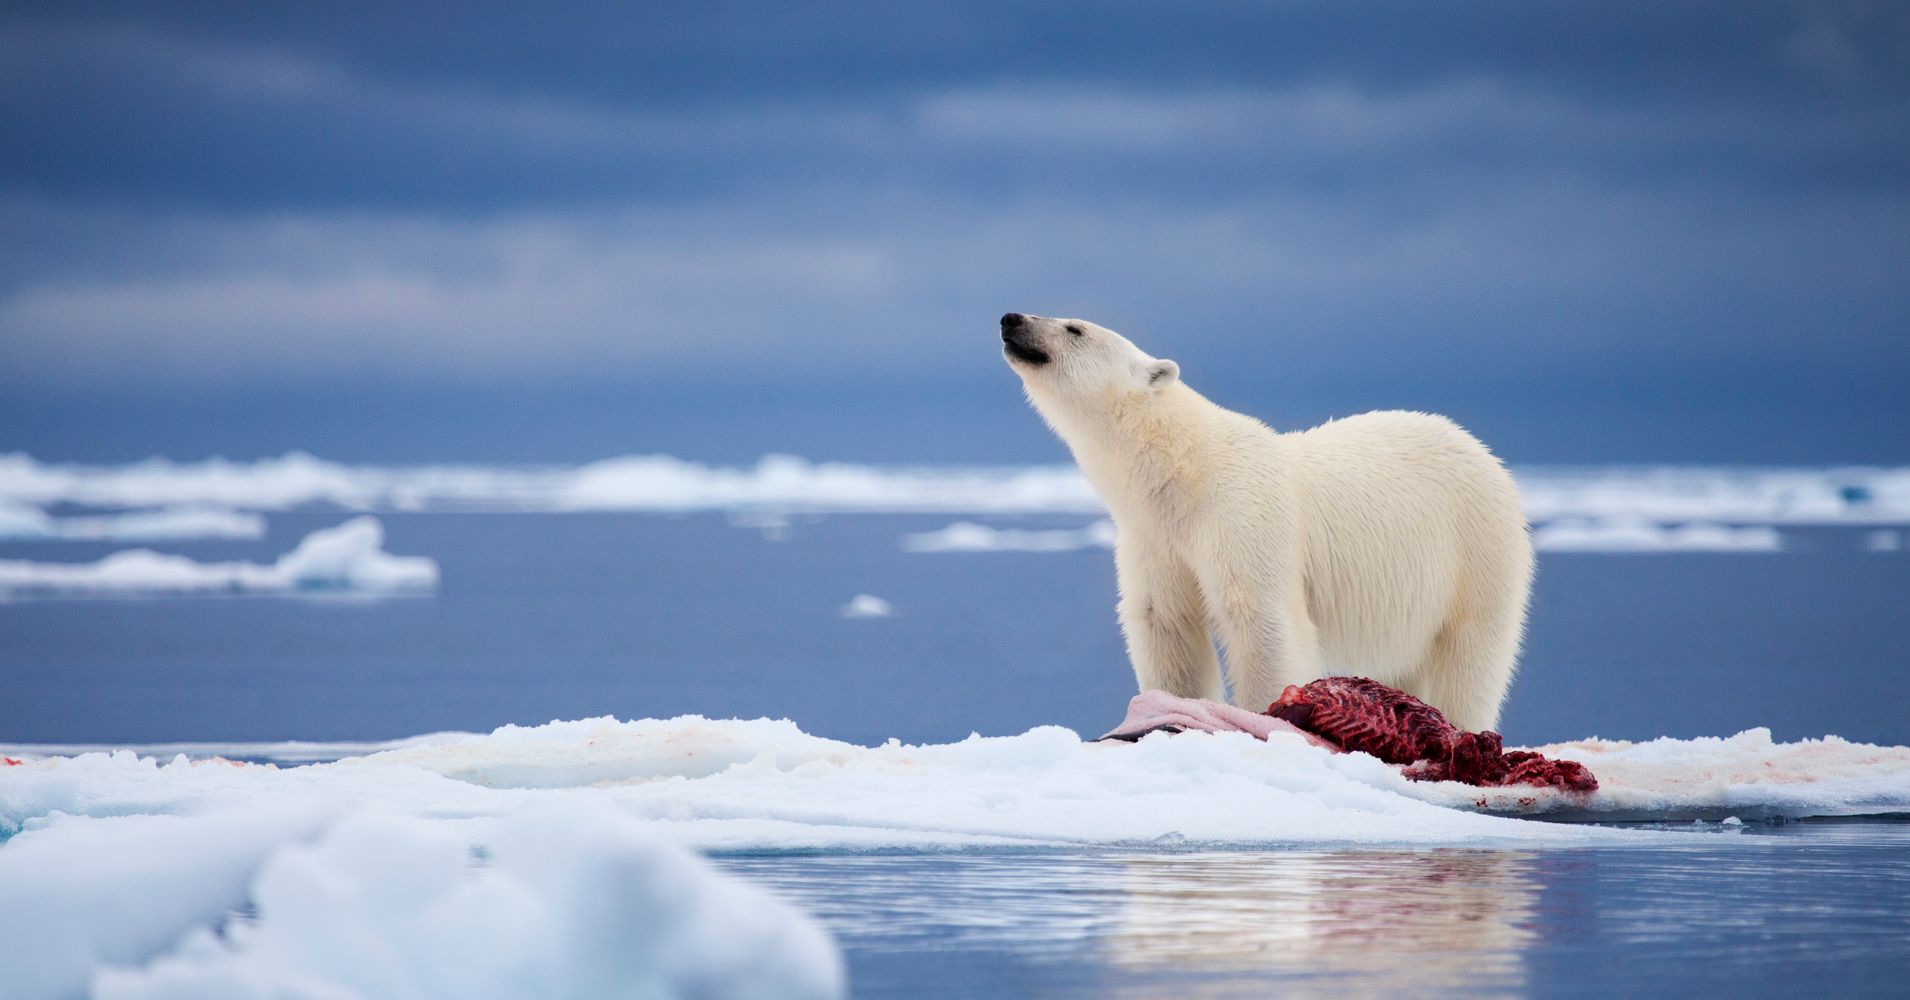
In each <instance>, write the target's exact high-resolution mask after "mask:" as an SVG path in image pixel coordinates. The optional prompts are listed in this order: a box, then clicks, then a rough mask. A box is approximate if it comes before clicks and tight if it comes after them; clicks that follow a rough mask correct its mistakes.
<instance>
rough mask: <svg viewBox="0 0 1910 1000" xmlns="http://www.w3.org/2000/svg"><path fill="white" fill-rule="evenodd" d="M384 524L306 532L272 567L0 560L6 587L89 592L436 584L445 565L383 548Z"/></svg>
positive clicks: (145, 554) (130, 554)
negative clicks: (395, 554) (439, 570)
mask: <svg viewBox="0 0 1910 1000" xmlns="http://www.w3.org/2000/svg"><path fill="white" fill-rule="evenodd" d="M384 542H385V532H384V526H383V525H381V524H379V523H378V519H377V518H374V517H369V516H365V517H355V518H352V519H351V520H349V521H346V522H345V523H344V524H340V525H337V526H336V527H331V528H323V529H320V530H318V531H314V532H312V533H311V534H309V535H307V536H305V539H304V540H303V541H301V542H299V544H298V547H297V548H295V549H293V550H292V551H291V552H288V553H286V554H285V555H283V556H280V557H279V559H278V561H277V562H274V563H271V564H269V565H264V564H259V563H242V562H226V563H202V562H197V561H195V560H192V559H188V558H186V557H185V556H178V555H162V554H160V553H158V552H153V551H151V550H149V549H131V550H128V551H125V552H116V553H114V554H112V555H110V556H107V557H106V558H104V559H101V560H100V561H98V562H91V563H51V562H30V561H26V560H15V559H0V592H6V591H15V592H49V593H68V592H78V593H90V594H115V593H118V594H162V593H238V592H263V593H275V592H288V591H302V590H338V591H357V592H367V593H386V592H393V591H404V590H429V589H431V588H432V587H435V586H437V583H438V564H437V563H436V562H435V561H433V560H431V559H429V558H426V557H424V556H394V555H392V554H390V553H388V552H386V551H385V550H384Z"/></svg>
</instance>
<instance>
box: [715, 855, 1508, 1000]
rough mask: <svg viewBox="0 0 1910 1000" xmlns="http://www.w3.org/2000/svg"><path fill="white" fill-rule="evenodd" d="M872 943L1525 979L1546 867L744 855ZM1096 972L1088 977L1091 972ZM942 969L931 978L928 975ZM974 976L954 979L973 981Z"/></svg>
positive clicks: (1343, 989) (1144, 987)
mask: <svg viewBox="0 0 1910 1000" xmlns="http://www.w3.org/2000/svg"><path fill="white" fill-rule="evenodd" d="M721 864H722V865H723V866H724V867H726V868H729V869H731V870H732V871H735V872H736V873H737V874H740V875H743V876H745V877H747V878H749V879H750V880H751V881H754V882H758V883H760V884H764V885H766V886H768V887H769V888H771V889H772V890H773V891H776V892H778V893H780V894H782V895H784V896H785V897H787V898H790V899H791V900H793V901H795V902H796V903H797V904H798V905H801V906H803V907H804V908H806V909H808V910H809V911H810V912H812V913H814V914H816V915H817V916H818V917H820V918H821V919H822V920H823V921H824V922H825V923H826V924H828V925H829V926H830V928H831V929H832V930H833V931H834V932H835V933H836V934H837V935H838V936H839V937H840V938H841V939H842V940H844V941H845V943H847V942H853V944H854V947H855V948H856V949H858V950H860V951H864V952H876V953H881V952H885V951H886V952H895V953H903V952H907V953H910V954H920V953H922V952H924V951H939V952H944V953H948V952H959V953H966V954H990V953H1003V952H1007V953H1012V954H1013V956H1014V957H1015V960H1016V961H1017V962H1020V963H1035V964H1040V963H1051V964H1054V965H1066V966H1072V967H1075V968H1077V969H1078V970H1081V971H1079V972H1078V973H1077V974H1078V975H1080V976H1081V979H1080V981H1079V983H1078V985H1079V987H1080V990H1081V992H1082V993H1083V994H1092V995H1103V996H1135V997H1140V996H1153V995H1158V994H1159V991H1160V990H1161V989H1162V988H1163V986H1162V984H1163V983H1165V982H1168V981H1172V982H1173V983H1174V987H1173V992H1174V993H1175V995H1178V996H1237V995H1241V994H1242V993H1243V992H1247V993H1253V992H1257V991H1261V990H1263V989H1264V988H1267V987H1271V986H1273V985H1274V984H1276V983H1277V984H1278V992H1279V993H1280V994H1281V995H1286V996H1301V997H1305V996H1322V995H1328V994H1331V995H1333V996H1336V997H1364V996H1397V995H1400V994H1401V992H1402V991H1407V992H1418V993H1424V992H1428V991H1431V992H1442V993H1444V992H1453V993H1466V994H1471V995H1482V994H1483V995H1491V994H1505V993H1516V992H1520V991H1521V990H1522V988H1523V987H1524V985H1525V983H1526V979H1527V976H1526V967H1525V962H1524V958H1523V954H1522V952H1523V950H1524V949H1525V948H1526V947H1527V945H1528V944H1529V943H1530V942H1531V941H1532V939H1533V936H1534V931H1533V928H1532V920H1533V912H1534V909H1535V908H1536V906H1537V901H1538V897H1539V884H1538V881H1537V880H1536V879H1535V877H1534V874H1533V868H1534V856H1533V855H1531V854H1529V853H1526V852H1518V851H1472V850H1442V851H1399V852H1391V851H1387V852H1381V851H1334V852H1246V853H1241V852H1234V853H1168V854H1162V853H1151V854H1134V853H1122V852H1107V853H1096V854H1089V855H1015V856H987V855H984V856H965V857H922V858H906V859H905V858H894V857H822V858H803V859H778V858H731V859H724V860H723V861H721ZM1091 983H1092V984H1093V985H1092V986H1090V984H1091ZM931 985H932V984H923V986H924V988H925V989H927V988H928V987H929V986H931ZM958 994H959V991H955V992H953V993H951V995H958Z"/></svg>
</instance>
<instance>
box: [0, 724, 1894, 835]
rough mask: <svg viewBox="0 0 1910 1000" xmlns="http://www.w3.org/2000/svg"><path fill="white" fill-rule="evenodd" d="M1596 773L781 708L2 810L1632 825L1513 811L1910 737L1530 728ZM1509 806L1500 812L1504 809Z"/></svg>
mask: <svg viewBox="0 0 1910 1000" xmlns="http://www.w3.org/2000/svg"><path fill="white" fill-rule="evenodd" d="M1538 749H1540V750H1541V751H1542V752H1544V753H1545V754H1546V755H1548V756H1555V757H1562V758H1566V759H1571V760H1578V761H1581V762H1582V763H1585V764H1586V765H1587V766H1589V767H1590V768H1592V770H1593V771H1594V772H1595V773H1597V775H1598V777H1599V780H1600V782H1601V789H1600V791H1598V792H1597V793H1594V794H1593V795H1592V796H1591V797H1589V798H1584V797H1580V796H1575V795H1571V794H1567V793H1561V792H1557V791H1554V790H1539V789H1532V788H1510V789H1480V788H1475V787H1472V786H1469V785H1457V784H1450V783H1434V782H1411V781H1407V780H1406V779H1405V778H1404V777H1402V776H1401V774H1400V772H1399V770H1398V769H1397V768H1393V767H1390V766H1388V765H1385V764H1383V763H1381V762H1379V761H1378V760H1375V759H1374V758H1372V757H1369V756H1366V755H1364V754H1336V753H1330V752H1328V751H1326V750H1322V749H1320V748H1317V747H1314V746H1311V745H1309V744H1308V743H1307V742H1306V741H1305V740H1303V739H1301V738H1299V737H1290V736H1286V735H1283V734H1275V735H1274V736H1273V737H1272V738H1270V739H1268V740H1267V741H1265V742H1262V741H1259V740H1256V739H1254V738H1252V737H1251V736H1247V735H1244V734H1238V733H1222V734H1207V733H1184V734H1180V735H1167V734H1155V735H1150V736H1148V737H1146V738H1144V739H1142V740H1140V741H1139V742H1138V743H1133V744H1125V743H1122V744H1115V743H1091V742H1084V741H1083V740H1082V739H1080V738H1079V737H1078V736H1077V735H1076V734H1075V733H1073V732H1071V731H1069V730H1066V729H1060V728H1056V727H1042V728H1037V729H1033V730H1030V731H1028V732H1026V733H1023V734H1021V735H1019V736H1006V737H979V736H976V737H970V738H969V739H967V740H963V741H961V742H957V743H949V744H939V745H924V746H911V745H904V744H900V743H896V742H893V741H891V742H890V743H887V744H885V745H882V746H876V747H863V746H857V745H854V744H849V743H841V742H837V741H834V740H829V739H824V738H821V737H816V736H811V735H808V734H806V733H804V732H802V731H801V730H800V729H798V728H797V727H796V726H795V725H794V724H793V723H790V722H786V721H772V720H766V719H763V720H754V721H740V720H727V721H724V720H709V719H703V718H699V717H696V716H685V717H681V718H676V719H667V720H659V719H645V720H638V721H632V722H619V721H616V720H614V719H608V718H603V719H588V720H581V721H575V722H557V723H550V724H548V725H544V726H536V727H528V728H524V727H505V728H503V729H499V730H497V731H496V732H493V733H490V734H485V735H468V736H464V737H451V736H440V737H434V738H433V739H432V740H431V741H428V742H424V743H419V744H415V745H409V746H405V747H402V748H398V749H392V750H387V751H383V752H379V753H374V754H371V755H368V756H363V757H353V758H346V759H342V760H339V761H336V762H334V763H325V764H314V765H309V766H303V767H286V768H280V767H275V766H270V765H245V766H236V765H230V764H228V763H223V762H214V763H208V762H204V761H192V760H189V759H188V758H186V757H183V756H180V757H174V758H171V759H170V760H161V759H159V758H155V757H151V756H140V755H137V754H135V753H134V752H131V751H124V750H122V751H119V752H116V753H112V754H97V753H95V754H86V755H82V756H78V757H52V756H43V755H41V754H39V753H37V752H35V750H34V749H33V748H30V747H18V748H8V749H7V750H6V751H5V752H6V753H7V754H8V755H9V756H12V757H14V758H16V759H21V760H24V761H25V763H24V764H22V765H20V766H17V767H0V832H4V831H12V830H20V829H33V828H36V827H37V826H40V825H44V824H46V823H48V822H49V817H55V816H56V814H57V815H62V816H122V815H133V814H155V815H180V816H192V815H203V814H209V813H212V812H218V811H223V810H226V809H236V808H242V807H246V806H249V805H260V804H264V803H268V802H270V801H274V800H284V801H286V802H309V801H320V802H328V803H332V804H335V805H362V806H367V807H376V808H381V809H387V810H391V811H395V812H401V813H407V814H411V815H421V816H435V817H464V818H471V817H487V816H497V815H502V814H505V813H508V812H511V811H513V810H518V809H524V808H546V807H555V805H556V804H558V803H562V802H566V801H572V800H585V801H590V802H596V803H601V804H605V805H609V806H613V807H615V808H617V809H619V810H621V811H622V812H624V813H626V814H628V815H631V816H635V817H640V818H642V819H645V820H648V821H649V822H651V823H652V824H654V826H655V827H656V829H657V830H659V831H660V832H663V833H664V834H665V835H667V836H668V837H670V839H672V840H675V841H677V842H680V843H684V844H688V845H691V846H695V847H699V848H702V849H706V850H718V851H778V850H809V851H844V850H849V851H853V850H867V849H888V848H893V849H937V850H941V849H976V848H987V847H1002V846H1024V847H1025V846H1082V845H1120V844H1148V843H1155V842H1173V843H1182V842H1185V843H1196V844H1209V845H1235V846H1268V845H1286V844H1349V843H1351V844H1359V843H1374V844H1433V845H1438V844H1462V845H1463V844H1474V845H1476V844H1480V843H1508V844H1520V843H1530V844H1534V845H1544V844H1578V843H1623V842H1626V841H1625V838H1626V837H1627V836H1629V831H1622V830H1610V829H1604V828H1597V827H1589V826H1583V825H1568V824H1559V823H1540V822H1533V821H1530V820H1525V819H1516V818H1508V817H1509V816H1510V815H1526V814H1536V815H1559V816H1570V817H1573V818H1613V819H1616V818H1623V819H1653V820H1664V821H1677V820H1689V819H1691V818H1693V817H1696V816H1704V817H1710V818H1722V817H1723V816H1724V815H1737V816H1742V817H1747V818H1775V817H1800V816H1814V815H1852V814H1862V813H1878V812H1902V811H1910V748H1903V747H1876V746H1868V745H1864V744H1857V743H1849V742H1846V741H1843V740H1839V739H1836V738H1835V737H1831V738H1826V739H1823V740H1807V741H1802V742H1798V743H1774V742H1772V741H1771V738H1770V734H1769V733H1768V732H1765V731H1763V730H1752V731H1749V732H1746V733H1741V734H1739V735H1737V736H1734V737H1731V738H1729V739H1713V740H1658V741H1655V742H1652V743H1640V744H1624V743H1608V742H1602V741H1596V740H1592V741H1585V742H1582V743H1572V744H1561V745H1557V746H1551V747H1543V748H1538ZM1495 813H1496V814H1507V815H1495Z"/></svg>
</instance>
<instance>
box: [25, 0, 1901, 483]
mask: <svg viewBox="0 0 1910 1000" xmlns="http://www.w3.org/2000/svg"><path fill="white" fill-rule="evenodd" d="M0 128H4V133H5V135H6V142H5V143H4V144H0V205H3V206H4V211H3V212H0V261H3V262H4V264H5V266H4V268H0V396H4V397H5V401H0V447H13V448H27V449H31V450H34V451H35V452H37V453H40V454H43V455H45V456H47V457H51V458H69V457H70V458H82V459H120V458H128V457H136V456H138V455H142V454H147V453H153V452H168V453H173V454H180V455H182V456H190V455H193V454H203V453H209V452H215V451H218V452H225V453H229V454H238V455H256V454H268V453H277V452H280V451H283V450H285V449H287V448H293V447H297V448H308V449H312V450H315V451H320V452H322V453H326V454H330V455H334V456H336V457H340V458H347V459H383V458H389V459H427V458H439V457H444V458H479V459H499V460H508V459H526V460H528V459H534V458H540V457H550V458H565V459H569V458H583V457H591V456H593V455H602V454H613V453H621V452H626V451H633V450H669V451H677V452H680V453H685V454H691V455H694V456H696V457H703V458H708V459H712V460H731V459H736V458H743V457H748V456H750V455H753V454H756V453H760V452H761V451H764V450H794V451H799V452H803V453H806V454H811V455H815V456H818V457H845V458H857V459H868V460H912V459H919V460H991V459H999V460H1021V459H1033V458H1051V457H1053V455H1054V451H1055V446H1054V445H1053V444H1052V442H1050V441H1048V440H1047V439H1046V438H1045V436H1044V435H1043V432H1042V431H1041V429H1040V428H1039V426H1038V425H1037V424H1036V423H1035V422H1034V421H1033V419H1032V418H1031V417H1029V416H1028V415H1027V414H1026V413H1025V412H1023V410H1022V409H1021V407H1020V404H1019V402H1018V401H1017V400H1016V398H1015V396H1016V393H1015V389H1014V386H1013V383H1012V379H1010V378H1009V377H1008V376H1007V375H1006V373H1005V372H1004V371H1003V370H1002V368H1001V366H1000V363H999V360H998V358H997V356H996V347H995V345H994V344H993V342H992V336H993V335H992V322H993V318H994V317H995V316H997V315H999V314H1000V313H1002V312H1004V311H1008V310H1011V309H1012V310H1017V311H1029V312H1038V313H1044V314H1053V315H1076V316H1086V317H1090V318H1093V319H1095V320H1097V321H1099V322H1102V323H1105V324H1107V325H1109V326H1111V327H1114V328H1116V329H1119V330H1122V331H1123V332H1125V333H1128V334H1129V335H1130V336H1132V337H1134V338H1135V339H1136V340H1137V341H1139V342H1140V343H1142V344H1143V345H1144V346H1146V347H1147V348H1149V349H1150V350H1151V351H1153V353H1156V354H1159V355H1163V356H1171V357H1174V358H1175V359H1176V360H1178V361H1180V362H1181V364H1182V367H1183V370H1184V371H1185V372H1186V375H1187V378H1188V380H1189V381H1190V382H1191V383H1192V384H1194V385H1196V386H1197V387H1199V388H1202V389H1203V390H1206V391H1208V392H1209V394H1210V395H1213V396H1215V397H1216V398H1218V399H1219V400H1220V401H1222V402H1224V403H1227V404H1230V405H1233V406H1236V407H1238V408H1242V409H1247V410H1250V411H1253V412H1256V413H1258V414H1260V415H1262V416H1265V417H1267V418H1269V419H1270V420H1272V421H1274V422H1275V423H1276V424H1285V425H1293V424H1296V423H1301V422H1310V421H1312V420H1317V419H1320V418H1323V417H1326V416H1330V415H1333V414H1343V413H1347V412H1354V411H1358V410H1363V409H1370V408H1375V407H1382V406H1402V407H1414V408H1424V409H1440V410H1445V411H1449V412H1452V413H1454V415H1456V416H1458V417H1459V418H1460V419H1461V420H1462V421H1464V422H1467V423H1469V424H1471V425H1474V426H1475V427H1476V428H1477V429H1478V430H1480V432H1481V433H1482V434H1483V435H1484V436H1486V437H1487V438H1488V439H1489V440H1493V441H1495V442H1498V443H1500V444H1501V446H1502V449H1504V450H1508V451H1510V452H1511V453H1512V454H1513V457H1515V458H1520V459H1525V460H1538V461H1587V460H1589V461H1607V460H1641V461H1642V460H1687V461H1689V460H1697V461H1744V462H1784V461H1901V460H1903V459H1904V458H1906V457H1910V449H1907V448H1906V444H1905V440H1906V438H1905V435H1904V433H1903V431H1904V429H1905V428H1906V426H1910V419H1907V418H1910V404H1906V403H1905V402H1904V401H1905V400H1910V282H1906V281H1905V280H1904V274H1905V272H1906V264H1910V10H1906V9H1905V8H1903V7H1901V6H1897V5H1888V4H1864V3H1798V4H1782V3H1776V4H1742V3H1695V4H1676V5H1667V4H1661V3H1608V4H1600V5H1596V6H1557V5H1533V4H1525V3H1497V2H1461V3H1452V4H1422V3H1363V4H1344V3H1330V4H1315V3H1290V4H1267V5H1257V4H1236V3H1216V4H1174V5H1160V4H1122V3H1112V4H1100V3H1097V4H1074V3H1033V4H1029V3H1012V4H1010V3H999V4H997V3H971V4H906V5H891V4H833V5H823V6H814V5H796V6H788V5H745V4H724V3H714V4H712V3H694V4H674V3H666V4H604V5H597V6H592V5H577V6H567V7H565V8H564V9H563V10H561V11H551V10H540V9H532V8H530V7H513V6H496V5H489V4H469V5H458V6H456V7H455V8H425V7H412V6H407V5H389V4H378V5H374V4H362V5H361V4H350V3H346V4H326V5H317V6H307V7H303V8H291V9H288V8H267V7H252V8H238V9H234V8H232V7H231V6H230V5H219V4H193V3H178V4H164V5H157V4H127V5H115V4H96V5H85V6H84V8H81V7H78V6H75V5H66V4H32V3H28V4H15V5H10V6H9V7H8V9H7V11H6V12H5V13H4V14H0Z"/></svg>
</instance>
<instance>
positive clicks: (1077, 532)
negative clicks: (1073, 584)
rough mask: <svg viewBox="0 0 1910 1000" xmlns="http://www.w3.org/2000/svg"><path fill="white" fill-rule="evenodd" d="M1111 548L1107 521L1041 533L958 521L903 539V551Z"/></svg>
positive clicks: (1111, 534) (1111, 529)
mask: <svg viewBox="0 0 1910 1000" xmlns="http://www.w3.org/2000/svg"><path fill="white" fill-rule="evenodd" d="M1113 547H1114V522H1113V521H1109V520H1106V519H1103V520H1100V521H1096V522H1094V523H1093V524H1090V525H1088V526H1087V527H1085V528H1080V529H1073V530H1069V529H1060V530H1043V531H1036V530H1028V529H1022V528H991V527H989V526H988V525H985V524H976V523H974V522H972V521H957V522H955V523H954V524H951V525H949V526H948V527H946V528H942V529H940V530H937V531H925V532H921V533H918V534H910V535H903V536H902V550H903V551H905V552H1073V551H1076V550H1078V549H1085V548H1101V549H1111V548H1113Z"/></svg>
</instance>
